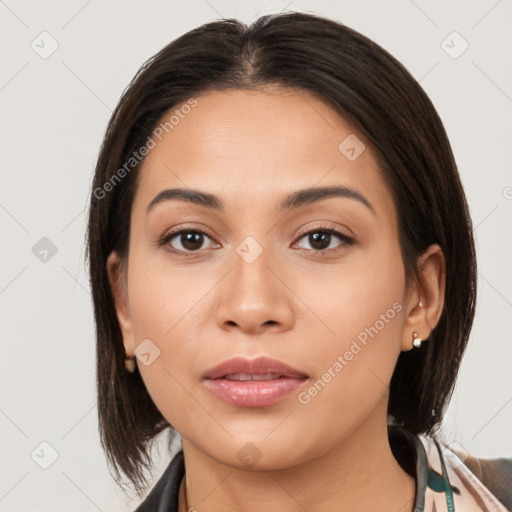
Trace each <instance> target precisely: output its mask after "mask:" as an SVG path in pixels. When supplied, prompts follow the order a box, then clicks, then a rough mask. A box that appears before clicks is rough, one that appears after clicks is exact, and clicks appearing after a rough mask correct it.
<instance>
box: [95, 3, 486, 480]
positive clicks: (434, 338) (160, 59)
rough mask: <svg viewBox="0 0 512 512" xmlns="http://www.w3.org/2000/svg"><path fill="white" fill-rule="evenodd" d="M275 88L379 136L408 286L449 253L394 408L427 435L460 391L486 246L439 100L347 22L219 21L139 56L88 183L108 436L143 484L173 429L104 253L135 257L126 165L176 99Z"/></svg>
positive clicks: (110, 453)
mask: <svg viewBox="0 0 512 512" xmlns="http://www.w3.org/2000/svg"><path fill="white" fill-rule="evenodd" d="M270 85H280V86H284V87H289V88H293V89H295V90H298V91H301V90H303V91H307V92H309V93H312V94H314V95H315V96H316V97H318V98H319V99H321V100H323V101H324V102H326V103H328V104H329V105H330V106H331V107H332V108H333V109H334V110H335V111H336V112H338V113H339V114H340V115H341V116H342V117H343V118H345V119H346V120H347V121H348V122H349V123H351V124H352V126H353V127H354V129H355V130H357V132H358V133H360V134H362V136H363V137H365V139H366V140H367V141H368V142H369V144H370V145H371V147H372V149H373V152H374V155H376V158H377V161H378V164H379V167H380V170H381V172H382V176H383V178H384V179H385V181H386V183H387V184H388V186H389V189H390V190H391V192H392V194H393V198H394V201H395V204H396V207H397V211H398V220H399V230H400V247H401V253H402V257H403V262H404V267H405V271H406V277H407V280H408V283H409V282H411V280H414V279H415V278H416V276H417V268H416V260H417V257H418V256H419V255H420V254H421V253H422V252H423V251H425V250H426V249H427V248H428V247H429V245H431V244H433V243H437V244H439V245H440V247H441V249H442V250H443V253H444V256H445V260H446V289H445V302H444V308H443V313H442V316H441V318H440V320H439V322H438V325H437V326H436V328H435V329H434V330H433V331H432V333H431V335H430V337H429V342H427V343H424V344H423V345H422V347H421V349H420V350H411V351H409V352H402V353H401V355H400V356H399V359H398V362H397V365H396V368H395V371H394V374H393V376H392V379H391V384H390V400H389V413H390V414H391V415H393V417H394V418H395V420H396V422H397V423H398V424H400V425H403V426H404V427H405V428H407V429H408V430H410V431H411V432H414V433H417V434H419V433H431V432H433V430H434V429H435V428H436V427H437V426H438V425H439V422H440V421H441V419H442V416H443V413H444V409H445V407H446V405H447V402H448V400H449V398H450V396H451V394H452V392H453V387H454V383H455V379H456V375H457V371H458V368H459V363H460V361H461V357H462V354H463V352H464V350H465V347H466V344H467V341H468V337H469V333H470V329H471V325H472V322H473V317H474V312H475V300H476V282H477V280H476V257H475V249H474V240H473V234H472V224H471V219H470V215H469V212H468V206H467V203H466V198H465V195H464V191H463V188H462V185H461V182H460V178H459V174H458V171H457V167H456V164H455V161H454V157H453V154H452V150H451V148H450V143H449V141H448V138H447V136H446V133H445V130H444V127H443V124H442V122H441V120H440V118H439V116H438V114H437V112H436V110H435V108H434V106H433V105H432V103H431V101H430V100H429V98H428V97H427V95H426V94H425V92H424V91H423V89H422V88H421V87H420V85H419V84H418V83H417V81H416V80H415V79H414V78H413V77H412V76H411V75H410V73H409V72H408V71H407V70H406V69H405V68H404V66H402V65H401V64H400V63H399V62H398V61H397V60H396V59H395V58H394V57H392V56H391V55H390V54H389V53H388V52H387V51H385V50H384V49H383V48H381V47H380V46H378V45H377V44H376V43H374V42H372V41H371V40H370V39H368V38H366V37H364V36H363V35H361V34H359V33H358V32H356V31H354V30H352V29H350V28H348V27H346V26H344V25H343V24H341V23H338V22H335V21H332V20H328V19H325V18H322V17H319V16H315V15H310V14H302V13H285V14H280V15H267V16H263V17H261V18H259V19H258V20H256V21H255V22H254V23H253V24H252V25H250V26H247V25H245V24H244V23H242V22H240V21H238V20H234V19H225V20H220V21H215V22H211V23H208V24H205V25H203V26H200V27H198V28H196V29H194V30H191V31H190V32H187V33H186V34H184V35H183V36H181V37H179V38H178V39H176V40H175V41H173V42H172V43H170V44H169V45H167V46H166V47H164V48H163V49H162V50H161V51H160V52H159V53H157V54H156V55H155V56H154V57H152V58H151V59H149V60H148V61H147V62H146V63H145V64H144V65H143V66H142V67H141V69H140V70H139V72H138V73H137V74H136V76H135V77H134V79H133V80H132V82H131V83H130V84H129V86H128V87H127V89H126V90H125V92H124V93H123V95H122V98H121V99H120V101H119V104H118V105H117V107H116V109H115V111H114V113H113V114H112V117H111V119H110V122H109V124H108V128H107V131H106V134H105V137H104V141H103V145H102V147H101V151H100V155H99V158H98V162H97V166H96V170H95V175H94V182H93V187H92V195H91V203H90V211H89V225H88V240H87V242H88V247H87V257H88V259H89V271H90V281H91V287H92V295H93V301H94V313H95V321H96V337H97V393H98V415H99V426H100V434H101V441H102V445H103V447H104V449H105V452H106V454H107V457H108V460H109V462H110V463H111V465H112V467H113V468H114V469H115V471H116V475H117V479H118V482H119V476H120V475H121V473H124V474H125V475H126V476H127V477H128V478H129V479H130V481H131V482H132V483H133V484H134V486H135V488H136V489H137V490H139V489H142V488H143V487H142V486H143V485H144V484H145V482H146V480H145V477H144V471H143V470H144V469H145V468H150V467H151V460H150V453H149V451H148V450H149V448H148V447H149V446H150V445H151V443H150V441H151V440H152V439H153V438H154V437H155V435H156V434H158V433H159V432H161V431H163V430H164V429H166V428H169V429H170V430H171V432H172V426H170V425H169V423H168V422H167V421H166V420H165V418H164V417H163V416H162V415H161V413H160V412H159V411H158V409H157V408H156V406H155V405H154V404H153V402H152V400H151V398H150V396H149V394H148V393H147V391H146V388H145V386H144V383H143V381H142V379H141V376H140V374H139V373H138V371H135V373H133V374H130V373H128V372H126V370H125V367H124V358H125V352H124V346H123V340H122V336H121V331H120V327H119V325H118V322H117V318H116V312H115V307H114V302H113V296H112V293H111V290H110V286H109V280H108V275H107V269H106V260H107V257H108V256H109V254H110V253H111V252H112V251H116V252H117V253H118V254H119V255H120V256H121V258H123V259H126V257H127V251H128V242H129V235H130V212H131V205H132V201H133V197H134V193H135V190H136V184H137V176H138V172H137V171H138V170H139V168H140V163H139V164H137V165H134V166H133V168H128V171H126V172H124V173H120V172H119V170H120V169H121V168H123V166H124V169H125V170H126V169H127V167H126V162H128V161H130V159H131V158H132V156H133V154H134V152H137V150H138V149H139V148H141V147H142V146H144V144H145V143H146V141H147V138H148V137H149V136H150V135H151V133H152V131H153V130H154V129H155V126H157V123H158V122H159V121H160V119H161V118H162V116H163V115H164V114H165V113H167V112H168V111H169V109H171V108H174V107H176V106H178V105H180V104H183V103H184V102H187V101H188V100H190V98H193V97H194V96H199V95H200V94H201V93H203V92H206V91H212V90H225V89H229V88H237V89H261V88H264V87H265V86H270ZM121 175H122V179H121V178H120V176H121ZM107 183H110V186H106V184H107Z"/></svg>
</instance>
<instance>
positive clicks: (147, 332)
mask: <svg viewBox="0 0 512 512" xmlns="http://www.w3.org/2000/svg"><path fill="white" fill-rule="evenodd" d="M88 256H89V261H90V277H91V285H92V290H93V299H94V307H95V318H96V327H97V354H98V367H97V371H98V375H97V378H98V410H99V422H100V431H101V437H102V443H103V446H104V448H105V450H106V454H107V456H108V459H109V461H110V462H111V464H112V467H113V468H114V470H115V471H116V475H117V478H118V480H120V477H121V475H122V474H123V473H124V474H125V475H126V476H127V477H128V478H129V479H130V480H131V482H132V483H133V485H134V486H135V488H136V489H137V490H138V491H140V492H141V493H142V491H143V490H144V488H145V487H144V486H145V483H146V480H145V474H144V470H145V469H149V468H151V458H150V451H149V448H150V446H151V441H152V440H153V439H154V438H155V436H156V435H157V434H158V433H160V432H162V431H164V430H166V429H167V430H169V431H170V432H171V433H175V432H178V433H179V434H180V437H181V442H182V449H181V450H180V451H179V452H178V453H177V454H176V455H175V457H174V458H173V460H172V461H171V463H170V464H169V466H168V467H167V469H166V471H165V472H164V474H163V475H162V477H161V478H160V480H159V481H158V482H157V484H156V485H155V487H154V488H153V489H152V491H151V492H150V493H149V495H148V496H147V497H146V499H145V500H144V502H143V503H142V504H141V505H140V507H139V508H138V509H137V510H138V511H139V512H140V511H146V510H147V511H149V510H151V511H180V512H182V511H188V510H197V511H199V512H201V511H202V510H205V511H208V512H214V511H221V510H222V511H227V510H245V511H253V510H265V511H272V510H277V509H279V510H280V511H296V510H307V511H309V512H314V511H318V510H386V511H388V510H389V511H395V510H402V511H414V512H419V511H428V512H430V511H434V510H437V511H442V510H446V511H451V510H457V511H459V510H463V511H465V510H506V508H505V505H507V506H510V503H511V495H510V491H509V489H510V488H511V487H512V486H511V480H512V478H511V476H510V473H507V471H509V469H507V468H510V465H509V462H510V461H506V460H505V459H502V460H498V461H490V462H489V461H483V462H481V461H478V460H475V459H471V458H466V455H467V454H465V453H462V452H460V451H459V452H458V454H457V453H455V451H453V450H451V449H449V448H447V447H446V446H445V445H444V443H443V442H442V441H441V440H440V439H438V438H437V436H436V434H435V432H436V428H437V427H438V426H439V425H440V422H441V420H442V418H443V413H444V410H445V408H446V405H447V402H448V400H449V397H450V395H451V393H452V390H453V386H454V383H455V379H456V374H457V369H458V368H459V364H460V361H461V357H462V355H463V352H464V350H465V347H466V344H467V341H468V337H469V333H470V329H471V325H472V321H473V317H474V312H475V300H476V259H475V249H474V241H473V236H472V224H471V219H470V216H469V213H468V208H467V203H466V199H465V195H464V191H463V189H462V186H461V182H460V179H459V175H458V172H457V168H456V165H455V162H454V159H453V155H452V151H451V148H450V144H449V141H448V139H447V137H446V133H445V131H444V128H443V125H442V123H441V121H440V119H439V117H438V115H437V113H436V111H435V109H434V107H433V105H432V104H431V102H430V100H429V99H428V97H427V96H426V94H425V93H424V91H423V90H422V89H421V88H420V86H419V85H418V83H417V82H416V81H415V80H414V79H413V78H412V77H411V75H410V74H409V73H408V72H407V71H406V70H405V68H404V67H403V66H402V65H401V64H400V63H398V62H397V61H396V60H395V59H394V58H393V57H392V56H391V55H389V54H388V53H387V52H386V51H385V50H383V49H382V48H380V47H379V46H378V45H376V44H375V43H373V42H372V41H370V40H369V39H367V38H366V37H364V36H362V35H361V34H359V33H357V32H355V31H353V30H351V29H349V28H347V27H345V26H344V25H342V24H340V23H337V22H334V21H331V20H327V19H324V18H321V17H317V16H313V15H307V14H300V13H289V14H282V15H274V16H264V17H262V18H260V19H259V20H257V21H256V22H255V23H254V24H253V25H251V26H250V27H246V26H245V25H243V24H242V23H240V22H238V21H236V20H222V21H218V22H214V23H209V24H207V25H204V26H201V27H199V28H197V29H195V30H192V31H190V32H188V33H187V34H185V35H183V36H182V37H180V38H179V39H177V40H176V41H174V42H172V43H171V44H169V45H168V46H167V47H165V48H164V49H163V50H161V51H160V52H159V53H158V54H157V55H156V56H154V57H153V58H152V59H150V61H148V63H146V64H145V65H144V66H143V67H142V68H141V70H140V71H139V73H138V74H137V76H136V77H135V78H134V80H133V81H132V83H131V84H130V86H129V87H128V88H127V90H126V91H125V93H124V95H123V97H122V99H121V100H120V102H119V105H118V106H117V108H116V110H115V112H114V114H113V116H112V119H111V121H110V124H109V126H108V129H107V133H106V136H105V140H104V143H103V146H102V149H101V153H100V156H99V159H98V164H97V168H96V173H95V176H94V183H93V194H92V197H91V207H90V218H89V228H88ZM477 464H486V467H489V468H490V470H491V472H492V474H491V475H490V476H489V475H487V476H486V477H485V478H484V473H483V472H482V471H480V470H478V468H477ZM470 468H473V471H474V472H475V473H477V474H478V475H479V476H480V478H482V480H484V482H485V483H484V482H482V481H480V480H479V479H478V478H477V477H476V476H475V473H474V472H473V471H472V470H471V469H470ZM500 500H501V501H500Z"/></svg>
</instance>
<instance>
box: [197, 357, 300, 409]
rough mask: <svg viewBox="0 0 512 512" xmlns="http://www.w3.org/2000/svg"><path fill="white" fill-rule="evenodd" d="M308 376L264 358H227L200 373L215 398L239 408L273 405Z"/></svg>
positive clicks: (296, 387) (279, 362)
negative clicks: (202, 373) (202, 374)
mask: <svg viewBox="0 0 512 512" xmlns="http://www.w3.org/2000/svg"><path fill="white" fill-rule="evenodd" d="M308 378H309V376H308V375H307V374H306V373H304V372H302V371H300V370H297V369H295V368H292V367H291V366H288V365H287V364H285V363H283V362H281V361H277V360H276V359H269V358H266V357H260V358H257V359H252V360H250V359H245V358H240V357H239V358H234V359H229V360H227V361H224V362H223V363H221V364H219V365H217V366H215V367H214V368H212V369H210V370H209V371H207V372H206V373H205V374H204V376H203V379H204V384H205V386H206V387H207V388H208V389H209V390H210V391H211V392H212V393H213V394H214V395H215V396H216V397H217V398H220V399H221V400H223V401H225V402H228V403H230V404H233V405H236V406H238V407H266V406H270V405H273V404H275V403H277V402H279V401H281V400H282V399H283V398H285V397H286V396H287V395H288V394H290V393H291V392H292V391H294V390H296V389H298V388H299V387H301V386H303V385H304V383H305V382H306V381H307V380H308Z"/></svg>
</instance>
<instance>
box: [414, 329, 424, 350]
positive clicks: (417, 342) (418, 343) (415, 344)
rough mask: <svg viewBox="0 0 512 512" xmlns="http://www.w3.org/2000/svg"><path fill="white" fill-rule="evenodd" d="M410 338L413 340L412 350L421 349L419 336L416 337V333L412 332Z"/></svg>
mask: <svg viewBox="0 0 512 512" xmlns="http://www.w3.org/2000/svg"><path fill="white" fill-rule="evenodd" d="M412 337H413V338H414V339H413V340H412V346H413V347H414V348H420V347H421V342H422V341H423V340H422V339H421V338H420V337H419V336H418V333H417V332H413V333H412Z"/></svg>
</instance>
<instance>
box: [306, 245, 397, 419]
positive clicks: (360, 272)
mask: <svg viewBox="0 0 512 512" xmlns="http://www.w3.org/2000/svg"><path fill="white" fill-rule="evenodd" d="M308 280H309V283H305V282H304V283H303V284H304V285H303V286H301V287H300V291H299V292H298V293H300V297H301V299H302V300H303V301H304V303H305V304H307V305H308V306H309V308H310V309H311V310H312V311H314V312H315V314H316V315H317V318H319V319H321V320H322V322H321V323H318V322H316V323H317V324H318V325H319V327H318V328H315V336H316V341H317V343H311V345H314V352H313V353H314V354H315V358H314V361H312V362H311V368H313V369H314V371H315V374H314V382H313V383H312V386H311V387H310V388H308V389H307V390H306V392H305V393H304V394H303V395H302V396H298V399H299V402H300V403H301V404H302V405H304V407H305V410H307V411H308V414H311V413H312V414H313V415H314V416H315V417H317V415H318V417H322V418H325V419H326V420H327V419H328V418H327V417H335V418H336V423H337V424H338V425H340V424H343V422H344V421H346V422H347V425H349V424H354V421H355V419H356V417H357V416H358V415H361V418H362V417H364V415H367V414H368V413H369V412H370V411H371V410H372V409H373V408H374V407H375V406H376V403H377V402H378V401H379V400H380V399H381V398H382V396H383V395H384V394H386V393H387V390H388V385H389V382H390V380H391V376H392V373H393V370H394V367H395V364H396V360H397V358H398V356H399V354H400V343H401V336H402V327H403V316H404V306H403V304H402V302H401V301H402V297H403V290H404V284H405V278H404V273H403V266H402V260H401V256H400V253H399V252H398V251H397V250H395V248H394V247H393V246H390V248H389V250H388V251H387V252H386V251H382V250H381V251H380V252H379V254H378V255H377V254H375V255H372V254H369V255H368V256H366V255H364V256H363V255H362V256H361V258H360V259H358V262H357V264H354V265H349V264H347V265H346V266H340V267H339V268H338V269H337V270H336V271H332V270H331V271H329V272H327V273H326V272H325V271H320V272H318V274H317V275H313V276H310V277H309V278H308ZM313 283H314V286H313ZM317 329H318V330H317ZM310 349H311V347H310ZM347 411H350V415H349V416H348V417H347V414H346V413H347ZM326 416H327V417H326ZM361 418H360V419H361ZM340 422H341V423H340ZM355 423H357V420H356V421H355Z"/></svg>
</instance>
